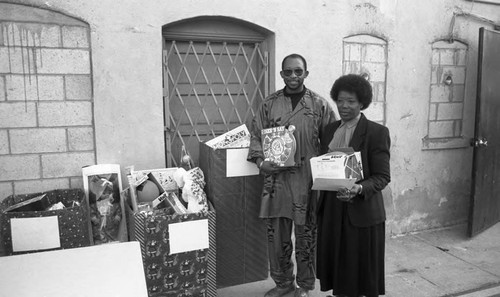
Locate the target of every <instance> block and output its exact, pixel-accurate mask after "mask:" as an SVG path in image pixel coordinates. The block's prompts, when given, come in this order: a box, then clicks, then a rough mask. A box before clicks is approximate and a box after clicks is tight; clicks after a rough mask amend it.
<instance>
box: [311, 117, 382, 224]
mask: <svg viewBox="0 0 500 297" xmlns="http://www.w3.org/2000/svg"><path fill="white" fill-rule="evenodd" d="M339 126H340V121H337V122H335V123H333V124H332V126H331V128H328V129H327V133H329V135H328V136H327V139H329V140H331V139H332V138H333V134H334V133H335V130H337V128H338V127H339ZM329 142H330V141H327V142H326V143H325V145H324V146H323V147H322V153H323V154H324V153H326V152H327V151H328V144H329ZM390 145H391V139H390V136H389V129H387V127H385V126H382V125H380V124H377V123H375V122H372V121H370V120H368V119H367V118H366V117H365V116H364V115H363V114H361V118H360V119H359V122H358V125H357V126H356V129H355V130H354V134H353V135H352V139H351V141H350V143H349V146H350V147H352V148H353V149H354V151H359V152H361V160H362V163H363V176H364V179H363V180H361V181H359V182H358V184H361V185H362V186H363V191H362V193H361V195H358V196H356V197H355V198H354V199H353V203H347V202H341V201H340V200H338V199H336V198H335V195H336V193H335V192H328V191H322V192H321V194H320V198H319V201H318V212H319V213H321V212H322V211H323V209H322V205H323V203H322V202H323V199H334V201H335V203H336V204H335V207H336V208H338V209H340V208H341V207H342V204H343V203H345V204H347V214H348V216H349V219H350V222H351V223H352V224H353V225H354V226H357V227H368V226H372V225H375V224H378V223H381V222H384V221H385V218H386V217H385V208H384V200H383V197H382V193H381V191H382V189H384V188H385V186H387V184H388V183H389V182H390V181H391V174H390V165H389V159H390V152H389V149H390ZM322 215H335V214H322Z"/></svg>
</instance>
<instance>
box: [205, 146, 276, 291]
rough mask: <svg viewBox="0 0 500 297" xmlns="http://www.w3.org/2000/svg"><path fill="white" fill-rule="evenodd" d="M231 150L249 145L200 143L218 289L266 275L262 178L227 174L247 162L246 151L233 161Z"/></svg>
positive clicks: (266, 258) (266, 259) (248, 281)
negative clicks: (213, 214) (232, 146)
mask: <svg viewBox="0 0 500 297" xmlns="http://www.w3.org/2000/svg"><path fill="white" fill-rule="evenodd" d="M234 150H241V151H243V150H245V151H248V148H246V149H245V148H241V149H216V150H215V149H213V148H211V147H210V146H207V145H206V144H205V143H202V142H200V161H199V162H200V164H199V165H200V168H201V169H202V170H203V172H204V174H205V182H206V186H205V193H206V194H207V198H208V200H209V201H210V202H211V203H212V204H213V206H214V208H215V210H216V212H217V222H216V223H217V226H216V229H215V230H216V233H217V235H216V239H217V244H216V246H217V287H218V288H222V287H228V286H234V285H238V284H244V283H250V282H255V281H260V280H265V279H267V278H268V276H269V269H268V267H269V264H268V257H267V235H266V226H265V224H264V222H263V220H262V219H260V218H259V210H260V201H261V193H262V186H263V178H262V176H260V175H255V174H252V173H246V174H240V175H234V176H232V175H231V174H229V176H228V172H230V170H232V169H231V167H239V166H240V164H241V163H243V162H246V155H245V153H243V157H241V154H240V160H241V161H239V162H235V161H234V159H233V158H232V157H231V156H232V153H234V152H235V151H234ZM228 156H229V158H228ZM254 166H255V165H254ZM228 168H229V169H228Z"/></svg>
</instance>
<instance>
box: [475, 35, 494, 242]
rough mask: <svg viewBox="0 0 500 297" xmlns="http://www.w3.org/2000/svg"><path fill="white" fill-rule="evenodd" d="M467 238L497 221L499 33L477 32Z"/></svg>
mask: <svg viewBox="0 0 500 297" xmlns="http://www.w3.org/2000/svg"><path fill="white" fill-rule="evenodd" d="M478 66H479V71H478V84H477V89H478V92H477V103H476V127H475V139H474V140H473V145H474V161H473V162H474V163H473V166H472V197H471V204H470V205H471V206H470V207H471V209H470V219H469V232H468V233H469V236H474V235H476V234H478V233H480V232H481V231H484V230H485V229H487V228H489V227H491V226H492V225H494V224H495V223H497V222H498V221H499V220H500V137H498V131H500V117H499V116H498V115H499V114H500V84H499V82H498V80H499V78H500V32H498V31H491V30H487V29H485V28H481V29H480V30H479V61H478Z"/></svg>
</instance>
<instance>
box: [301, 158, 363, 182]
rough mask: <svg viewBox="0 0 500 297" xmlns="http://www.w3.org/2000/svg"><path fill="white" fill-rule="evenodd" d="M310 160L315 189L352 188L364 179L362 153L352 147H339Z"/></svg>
mask: <svg viewBox="0 0 500 297" xmlns="http://www.w3.org/2000/svg"><path fill="white" fill-rule="evenodd" d="M310 162H311V173H312V178H313V186H312V189H313V190H325V191H338V190H340V189H343V188H347V189H351V188H352V186H353V185H354V184H355V183H356V182H357V181H359V180H362V179H363V164H362V160H361V153H360V152H355V151H354V150H353V149H352V148H338V149H336V151H334V152H329V153H327V154H324V155H321V156H318V157H314V158H311V159H310Z"/></svg>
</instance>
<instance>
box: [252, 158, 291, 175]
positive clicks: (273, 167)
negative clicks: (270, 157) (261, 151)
mask: <svg viewBox="0 0 500 297" xmlns="http://www.w3.org/2000/svg"><path fill="white" fill-rule="evenodd" d="M259 168H260V171H261V172H263V173H266V174H274V173H278V172H280V171H285V170H291V168H290V167H283V166H279V165H277V164H276V163H274V162H273V161H263V162H262V163H261V165H260V167H259Z"/></svg>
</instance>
